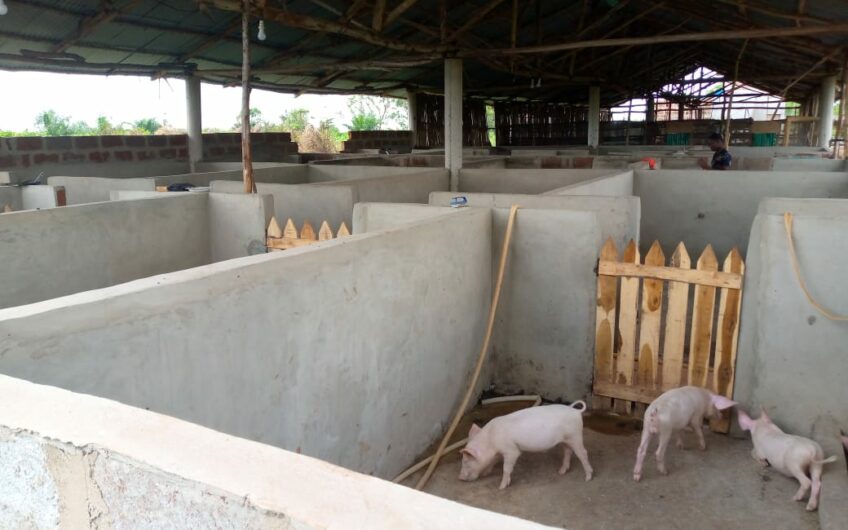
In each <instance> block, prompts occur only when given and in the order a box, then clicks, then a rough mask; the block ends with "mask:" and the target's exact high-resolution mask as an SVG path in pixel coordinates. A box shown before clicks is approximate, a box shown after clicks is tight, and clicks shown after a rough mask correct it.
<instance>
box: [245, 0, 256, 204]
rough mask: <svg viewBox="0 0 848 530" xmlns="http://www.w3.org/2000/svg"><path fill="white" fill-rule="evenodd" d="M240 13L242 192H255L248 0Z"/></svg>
mask: <svg viewBox="0 0 848 530" xmlns="http://www.w3.org/2000/svg"><path fill="white" fill-rule="evenodd" d="M243 1H244V8H243V9H244V10H243V11H242V14H241V53H242V58H241V61H242V64H241V163H242V176H243V180H244V192H245V193H255V192H256V184H255V183H254V182H253V158H252V156H251V153H250V33H249V32H250V0H243Z"/></svg>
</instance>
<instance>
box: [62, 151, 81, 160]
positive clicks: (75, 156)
mask: <svg viewBox="0 0 848 530" xmlns="http://www.w3.org/2000/svg"><path fill="white" fill-rule="evenodd" d="M84 161H85V155H84V154H83V153H75V152H74V151H66V152H64V153H62V162H84Z"/></svg>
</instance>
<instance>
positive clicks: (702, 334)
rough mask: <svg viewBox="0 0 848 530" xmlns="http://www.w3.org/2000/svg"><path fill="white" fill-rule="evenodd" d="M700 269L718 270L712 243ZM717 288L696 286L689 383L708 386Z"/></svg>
mask: <svg viewBox="0 0 848 530" xmlns="http://www.w3.org/2000/svg"><path fill="white" fill-rule="evenodd" d="M697 268H698V270H705V271H715V270H718V260H717V259H716V255H715V252H713V247H712V245H707V247H706V248H705V249H704V252H702V253H701V257H700V258H698V265H697ZM715 295H716V288H715V287H710V286H707V285H698V286H696V287H695V303H694V306H693V309H692V332H691V335H690V336H689V381H688V384H690V385H695V386H700V387H707V385H708V381H707V375H708V374H707V372H708V369H709V363H710V349H711V346H712V338H713V312H714V311H715V298H716V296H715Z"/></svg>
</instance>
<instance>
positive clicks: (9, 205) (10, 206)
mask: <svg viewBox="0 0 848 530" xmlns="http://www.w3.org/2000/svg"><path fill="white" fill-rule="evenodd" d="M11 211H12V205H11V204H7V205H5V206H3V213H9V212H11Z"/></svg>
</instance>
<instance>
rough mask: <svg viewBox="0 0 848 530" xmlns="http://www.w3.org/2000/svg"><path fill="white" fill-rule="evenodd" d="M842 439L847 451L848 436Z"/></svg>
mask: <svg viewBox="0 0 848 530" xmlns="http://www.w3.org/2000/svg"><path fill="white" fill-rule="evenodd" d="M840 438H842V445H844V446H845V449H848V436H844V435H843V436H841V437H840Z"/></svg>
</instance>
